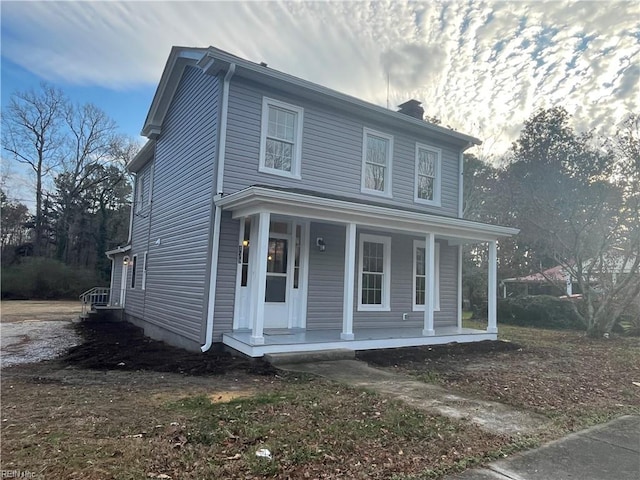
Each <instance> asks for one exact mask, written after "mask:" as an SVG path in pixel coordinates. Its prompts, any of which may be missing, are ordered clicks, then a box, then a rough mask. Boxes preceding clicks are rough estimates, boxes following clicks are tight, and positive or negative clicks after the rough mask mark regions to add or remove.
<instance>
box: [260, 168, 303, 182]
mask: <svg viewBox="0 0 640 480" xmlns="http://www.w3.org/2000/svg"><path fill="white" fill-rule="evenodd" d="M258 171H259V172H260V173H266V174H268V175H277V176H278V177H286V178H292V179H294V180H302V176H301V175H300V174H295V173H291V172H286V171H284V170H278V169H276V168H268V167H259V168H258Z"/></svg>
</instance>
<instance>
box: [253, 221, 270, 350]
mask: <svg viewBox="0 0 640 480" xmlns="http://www.w3.org/2000/svg"><path fill="white" fill-rule="evenodd" d="M270 218H271V215H270V214H269V212H261V213H260V214H259V215H258V216H257V220H258V221H257V222H256V223H257V225H256V228H254V227H253V226H252V227H251V236H252V237H254V233H255V239H256V240H255V242H251V243H252V244H253V245H255V248H252V249H251V250H250V255H251V253H253V255H252V256H251V258H250V259H249V264H250V265H251V266H250V267H249V269H250V270H251V290H250V291H251V343H252V344H253V345H262V344H264V303H265V301H264V295H265V287H266V278H267V262H266V261H265V260H264V259H266V258H267V254H268V251H269V226H270Z"/></svg>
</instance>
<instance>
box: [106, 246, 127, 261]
mask: <svg viewBox="0 0 640 480" xmlns="http://www.w3.org/2000/svg"><path fill="white" fill-rule="evenodd" d="M129 250H131V245H127V246H125V247H118V248H114V249H113V250H107V251H106V252H104V254H105V255H106V256H107V257H109V258H111V255H116V254H118V253H125V252H128V251H129Z"/></svg>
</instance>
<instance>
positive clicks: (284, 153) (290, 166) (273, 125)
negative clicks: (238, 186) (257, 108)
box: [259, 97, 304, 178]
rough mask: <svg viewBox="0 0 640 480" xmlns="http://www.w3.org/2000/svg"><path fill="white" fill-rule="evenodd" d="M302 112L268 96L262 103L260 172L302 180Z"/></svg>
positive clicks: (293, 106)
mask: <svg viewBox="0 0 640 480" xmlns="http://www.w3.org/2000/svg"><path fill="white" fill-rule="evenodd" d="M303 113H304V110H303V109H302V108H300V107H296V106H295V105H289V104H288V103H284V102H280V101H278V100H274V99H272V98H267V97H265V98H264V99H263V100H262V132H261V137H260V168H259V170H260V171H261V172H265V173H272V174H275V175H283V176H286V177H293V178H300V161H301V157H302V117H303Z"/></svg>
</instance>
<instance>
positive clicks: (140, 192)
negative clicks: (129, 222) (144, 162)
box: [136, 173, 147, 212]
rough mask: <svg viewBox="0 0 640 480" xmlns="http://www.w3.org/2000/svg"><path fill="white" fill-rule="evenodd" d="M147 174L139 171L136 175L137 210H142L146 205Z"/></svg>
mask: <svg viewBox="0 0 640 480" xmlns="http://www.w3.org/2000/svg"><path fill="white" fill-rule="evenodd" d="M146 176H147V175H146V174H145V173H139V174H138V175H137V177H136V212H139V211H140V210H142V209H143V208H144V205H145V201H146V198H145V194H144V182H145V178H146Z"/></svg>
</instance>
